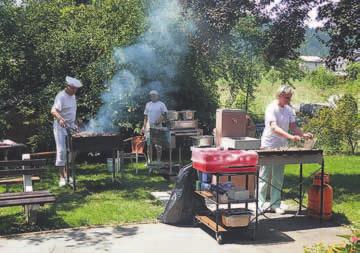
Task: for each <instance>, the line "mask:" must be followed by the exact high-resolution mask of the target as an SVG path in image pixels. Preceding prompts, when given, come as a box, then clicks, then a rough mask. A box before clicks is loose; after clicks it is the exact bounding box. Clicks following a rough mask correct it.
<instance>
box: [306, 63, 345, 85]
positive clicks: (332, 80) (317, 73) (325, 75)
mask: <svg viewBox="0 0 360 253" xmlns="http://www.w3.org/2000/svg"><path fill="white" fill-rule="evenodd" d="M308 78H309V79H310V81H311V83H312V84H313V85H314V86H317V87H320V88H326V87H331V86H335V85H337V84H338V83H339V81H340V80H339V78H338V77H337V76H336V75H335V74H334V73H333V72H331V71H329V70H327V69H326V68H324V67H320V68H318V69H317V70H314V71H313V72H311V73H310V74H309V76H308Z"/></svg>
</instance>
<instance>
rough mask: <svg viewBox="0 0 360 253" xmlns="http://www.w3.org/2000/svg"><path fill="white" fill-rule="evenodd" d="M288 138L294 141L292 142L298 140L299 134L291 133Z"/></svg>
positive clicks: (299, 138)
mask: <svg viewBox="0 0 360 253" xmlns="http://www.w3.org/2000/svg"><path fill="white" fill-rule="evenodd" d="M290 140H292V141H294V142H298V141H300V140H301V137H300V136H299V135H292V136H291V137H290Z"/></svg>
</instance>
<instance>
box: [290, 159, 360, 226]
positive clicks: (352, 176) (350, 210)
mask: <svg viewBox="0 0 360 253" xmlns="http://www.w3.org/2000/svg"><path fill="white" fill-rule="evenodd" d="M298 168H299V166H293V165H289V166H286V170H285V181H284V190H285V191H286V192H289V194H290V195H292V196H296V194H297V191H296V190H291V189H290V186H291V185H296V183H297V181H298V179H299V176H298V173H299V169H298ZM316 168H319V166H316V165H304V176H305V177H309V176H310V174H311V173H312V172H314V171H315V170H316ZM325 172H327V173H329V174H330V185H331V186H332V187H333V190H334V200H333V213H334V220H335V221H336V222H338V223H341V224H355V225H357V226H359V225H360V156H326V157H325ZM311 183H312V182H311V179H310V178H308V179H307V184H306V187H305V189H306V191H307V189H308V188H309V186H310V184H311ZM304 204H305V205H306V204H307V196H306V198H305V200H304Z"/></svg>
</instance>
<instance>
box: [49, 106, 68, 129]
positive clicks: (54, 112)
mask: <svg viewBox="0 0 360 253" xmlns="http://www.w3.org/2000/svg"><path fill="white" fill-rule="evenodd" d="M51 114H52V115H53V116H54V118H55V119H56V120H57V121H59V124H60V126H61V127H66V122H65V119H64V118H63V117H62V116H61V114H60V112H59V111H58V110H57V109H55V108H51Z"/></svg>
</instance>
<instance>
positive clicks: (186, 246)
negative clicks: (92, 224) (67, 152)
mask: <svg viewBox="0 0 360 253" xmlns="http://www.w3.org/2000/svg"><path fill="white" fill-rule="evenodd" d="M346 232H347V231H346V229H345V228H343V227H338V226H335V225H334V224H332V223H329V222H325V223H324V224H322V226H320V224H319V222H318V221H317V220H312V219H309V218H307V217H291V216H290V215H288V216H282V217H281V218H277V219H271V220H267V219H265V220H262V221H261V224H260V225H259V231H258V236H257V240H256V241H251V240H250V237H249V234H248V233H246V230H244V231H243V232H241V233H237V234H229V235H228V236H227V237H226V238H225V242H224V245H218V244H217V242H216V241H215V240H214V238H213V235H212V233H211V232H209V231H207V229H206V228H205V229H204V228H202V227H175V226H168V225H164V224H138V225H127V226H115V227H99V228H86V229H66V230H58V231H52V232H46V233H30V234H24V235H20V236H13V237H10V238H0V252H1V253H3V252H4V253H19V252H24V251H26V252H27V253H31V252H34V253H35V252H36V253H39V252H52V253H58V252H59V253H60V252H61V253H64V252H76V253H82V252H116V253H120V252H121V253H128V252H129V253H131V252H139V253H140V252H141V253H144V252H146V253H152V252H154V253H169V252H171V253H178V252H179V253H190V252H198V253H200V252H206V253H213V252H221V253H232V252H237V253H238V252H244V253H252V252H256V253H262V252H263V253H272V252H273V253H282V252H284V253H285V252H286V253H288V252H292V253H296V252H303V247H304V246H310V245H312V244H314V243H317V242H323V243H336V242H341V241H342V239H341V238H339V237H337V236H336V235H338V234H343V233H346Z"/></svg>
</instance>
